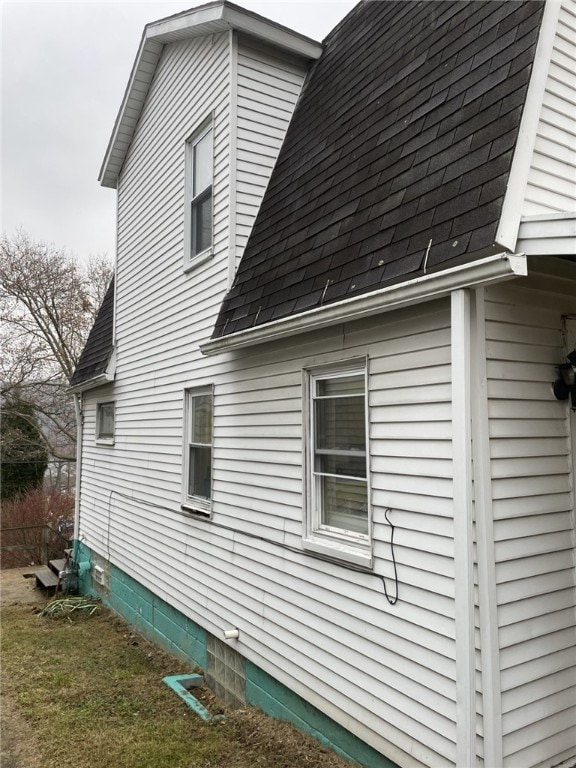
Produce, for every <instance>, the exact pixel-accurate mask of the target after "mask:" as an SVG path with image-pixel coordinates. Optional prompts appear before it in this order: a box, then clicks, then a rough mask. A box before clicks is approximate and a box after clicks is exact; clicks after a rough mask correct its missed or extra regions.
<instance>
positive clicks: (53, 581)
mask: <svg viewBox="0 0 576 768" xmlns="http://www.w3.org/2000/svg"><path fill="white" fill-rule="evenodd" d="M34 577H35V579H36V586H37V587H40V588H41V589H50V590H55V589H56V587H57V586H58V581H59V579H58V576H56V574H55V573H54V571H51V570H50V569H49V568H43V569H42V570H41V571H34Z"/></svg>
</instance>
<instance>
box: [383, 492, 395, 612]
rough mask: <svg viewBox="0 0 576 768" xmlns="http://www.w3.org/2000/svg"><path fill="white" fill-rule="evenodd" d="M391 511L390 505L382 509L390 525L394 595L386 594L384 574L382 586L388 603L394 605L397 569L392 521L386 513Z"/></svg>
mask: <svg viewBox="0 0 576 768" xmlns="http://www.w3.org/2000/svg"><path fill="white" fill-rule="evenodd" d="M389 512H392V510H391V508H390V507H386V509H385V510H384V517H385V518H386V522H387V523H388V525H389V526H390V531H391V532H390V552H391V554H392V564H393V565H394V584H395V587H396V589H395V591H396V595H395V597H389V596H388V590H387V588H386V579H385V578H384V576H382V577H381V578H382V585H383V587H384V594H385V595H386V600H388V602H389V603H390V605H396V603H397V602H398V569H397V567H396V555H395V554H394V525H393V524H392V521H391V520H390V518H389V517H388V513H389Z"/></svg>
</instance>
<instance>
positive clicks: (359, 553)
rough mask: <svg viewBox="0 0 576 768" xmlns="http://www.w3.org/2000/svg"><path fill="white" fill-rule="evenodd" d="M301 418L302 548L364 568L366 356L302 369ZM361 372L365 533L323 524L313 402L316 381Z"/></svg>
mask: <svg viewBox="0 0 576 768" xmlns="http://www.w3.org/2000/svg"><path fill="white" fill-rule="evenodd" d="M303 375H304V380H303V391H304V406H305V418H304V419H303V421H304V465H305V475H306V477H305V489H306V494H305V504H304V531H303V547H304V549H307V550H310V551H312V552H316V553H318V554H321V555H324V556H326V557H329V558H333V559H336V560H343V561H346V562H350V563H354V564H356V565H359V566H363V567H366V568H371V567H372V505H371V495H372V494H371V485H370V433H369V409H368V361H367V359H366V358H362V359H360V360H358V359H355V360H350V361H347V362H344V363H337V364H334V365H329V366H322V367H317V368H310V369H306V370H304V372H303ZM355 375H357V376H362V377H363V380H364V418H365V430H366V431H365V434H366V448H365V457H366V498H367V516H368V520H367V522H368V533H367V534H363V533H358V532H355V531H348V530H345V529H340V528H335V527H330V526H327V525H324V524H322V508H321V494H320V491H319V483H318V479H317V476H316V473H315V470H314V466H315V462H314V459H315V445H316V436H315V431H316V425H315V415H314V411H315V408H314V402H315V400H316V391H317V382H318V381H321V380H326V379H330V378H332V379H336V378H342V377H346V376H355Z"/></svg>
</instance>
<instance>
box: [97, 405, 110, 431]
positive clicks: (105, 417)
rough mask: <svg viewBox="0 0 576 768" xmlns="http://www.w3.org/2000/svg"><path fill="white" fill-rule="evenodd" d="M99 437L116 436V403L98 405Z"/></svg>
mask: <svg viewBox="0 0 576 768" xmlns="http://www.w3.org/2000/svg"><path fill="white" fill-rule="evenodd" d="M98 415H99V418H98V437H114V403H102V404H101V405H99V406H98Z"/></svg>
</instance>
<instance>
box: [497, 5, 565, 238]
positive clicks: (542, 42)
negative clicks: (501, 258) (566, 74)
mask: <svg viewBox="0 0 576 768" xmlns="http://www.w3.org/2000/svg"><path fill="white" fill-rule="evenodd" d="M559 15H560V0H546V5H545V6H544V15H543V17H542V23H541V25H540V35H539V37H538V43H537V45H536V52H535V54H534V63H533V66H532V74H531V76H530V82H529V84H528V91H527V93H526V100H525V102H524V111H523V113H522V119H521V121H520V128H519V131H518V139H517V141H516V148H515V150H514V157H513V158H512V165H511V168H510V175H509V177H508V185H507V188H506V195H505V196H504V202H503V205H502V213H501V215H500V223H499V225H498V231H497V233H496V244H497V245H498V246H502V247H503V248H506V249H508V250H509V251H515V250H516V248H517V246H516V240H517V238H518V227H519V226H520V218H521V216H522V209H523V207H524V198H525V196H526V187H527V185H528V176H529V174H530V163H531V161H532V155H533V154H534V146H535V144H536V133H537V131H538V124H539V122H540V112H541V110H542V102H543V100H544V93H545V90H546V81H547V80H548V70H549V68H550V60H551V58H552V50H553V47H554V38H555V36H556V27H557V25H558V17H559Z"/></svg>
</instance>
